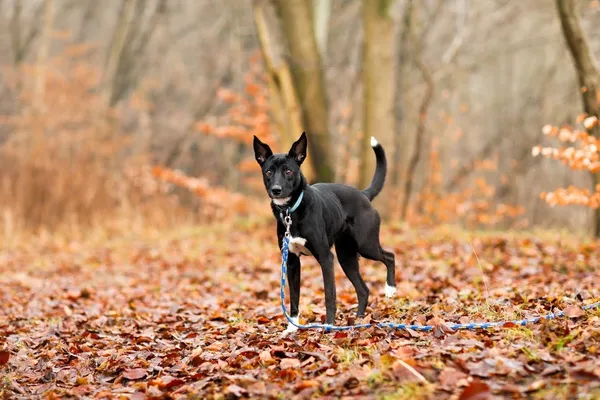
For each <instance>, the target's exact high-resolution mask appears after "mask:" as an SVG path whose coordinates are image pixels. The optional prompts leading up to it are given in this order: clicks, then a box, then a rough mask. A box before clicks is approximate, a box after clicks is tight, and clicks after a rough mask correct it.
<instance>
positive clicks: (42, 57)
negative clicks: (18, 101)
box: [34, 0, 54, 112]
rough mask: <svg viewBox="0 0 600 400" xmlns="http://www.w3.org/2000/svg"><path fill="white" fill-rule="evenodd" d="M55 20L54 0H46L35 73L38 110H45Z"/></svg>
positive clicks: (35, 101) (35, 94)
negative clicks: (47, 70)
mask: <svg viewBox="0 0 600 400" xmlns="http://www.w3.org/2000/svg"><path fill="white" fill-rule="evenodd" d="M53 21H54V0H44V24H43V30H42V35H41V36H40V43H39V48H38V55H37V73H36V75H35V88H34V107H35V109H36V111H37V112H43V111H44V94H45V89H46V64H47V63H48V53H49V51H50V45H51V33H52V25H53Z"/></svg>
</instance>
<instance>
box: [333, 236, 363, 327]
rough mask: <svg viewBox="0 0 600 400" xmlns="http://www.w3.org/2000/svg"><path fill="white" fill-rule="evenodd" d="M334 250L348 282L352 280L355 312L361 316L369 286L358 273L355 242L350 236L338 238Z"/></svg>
mask: <svg viewBox="0 0 600 400" xmlns="http://www.w3.org/2000/svg"><path fill="white" fill-rule="evenodd" d="M335 252H336V254H337V257H338V261H339V262H340V265H341V266H342V269H343V270H344V273H345V274H346V276H347V277H348V279H349V280H350V282H352V285H353V286H354V290H356V297H357V298H358V310H357V311H356V314H357V315H358V316H359V317H362V316H364V315H365V310H366V308H367V304H368V302H369V288H368V287H367V284H366V283H365V281H364V280H363V278H362V276H361V275H360V269H359V267H358V249H357V246H356V243H354V240H353V239H352V238H348V239H346V238H343V239H338V240H337V241H336V242H335Z"/></svg>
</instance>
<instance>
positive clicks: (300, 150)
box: [288, 132, 308, 165]
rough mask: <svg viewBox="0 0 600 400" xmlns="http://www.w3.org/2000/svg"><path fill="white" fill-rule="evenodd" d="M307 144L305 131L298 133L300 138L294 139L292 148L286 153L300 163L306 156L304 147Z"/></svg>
mask: <svg viewBox="0 0 600 400" xmlns="http://www.w3.org/2000/svg"><path fill="white" fill-rule="evenodd" d="M307 146H308V140H307V139H306V132H302V135H300V139H298V140H296V141H295V142H294V144H292V148H291V149H290V152H289V153H288V155H289V156H290V157H292V158H293V159H294V161H296V162H297V163H298V165H302V162H304V159H305V158H306V147H307Z"/></svg>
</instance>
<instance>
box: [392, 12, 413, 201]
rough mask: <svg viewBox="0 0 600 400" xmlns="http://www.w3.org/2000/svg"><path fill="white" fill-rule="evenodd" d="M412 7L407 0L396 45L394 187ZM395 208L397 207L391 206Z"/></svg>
mask: <svg viewBox="0 0 600 400" xmlns="http://www.w3.org/2000/svg"><path fill="white" fill-rule="evenodd" d="M412 7H413V0H408V1H407V2H406V6H405V8H404V21H403V24H402V25H403V26H402V29H401V34H400V40H399V42H400V43H399V47H398V78H397V81H396V132H395V134H394V162H393V163H392V168H390V170H391V171H390V172H391V174H390V175H391V176H390V178H391V179H390V181H391V182H392V184H393V185H394V187H399V186H400V176H401V172H402V168H401V165H402V150H401V148H402V142H403V141H402V138H403V135H402V134H401V132H402V125H403V121H404V107H403V106H404V104H403V92H402V89H403V81H404V80H403V78H404V75H405V74H406V72H407V66H408V59H409V51H408V50H409V49H408V38H409V36H410V31H411V29H412V18H411V17H412ZM392 208H397V207H392Z"/></svg>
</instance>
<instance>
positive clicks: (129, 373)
mask: <svg viewBox="0 0 600 400" xmlns="http://www.w3.org/2000/svg"><path fill="white" fill-rule="evenodd" d="M144 376H146V370H145V369H144V368H133V369H126V370H125V372H123V377H124V378H127V379H129V380H136V379H142V378H143V377H144Z"/></svg>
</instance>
